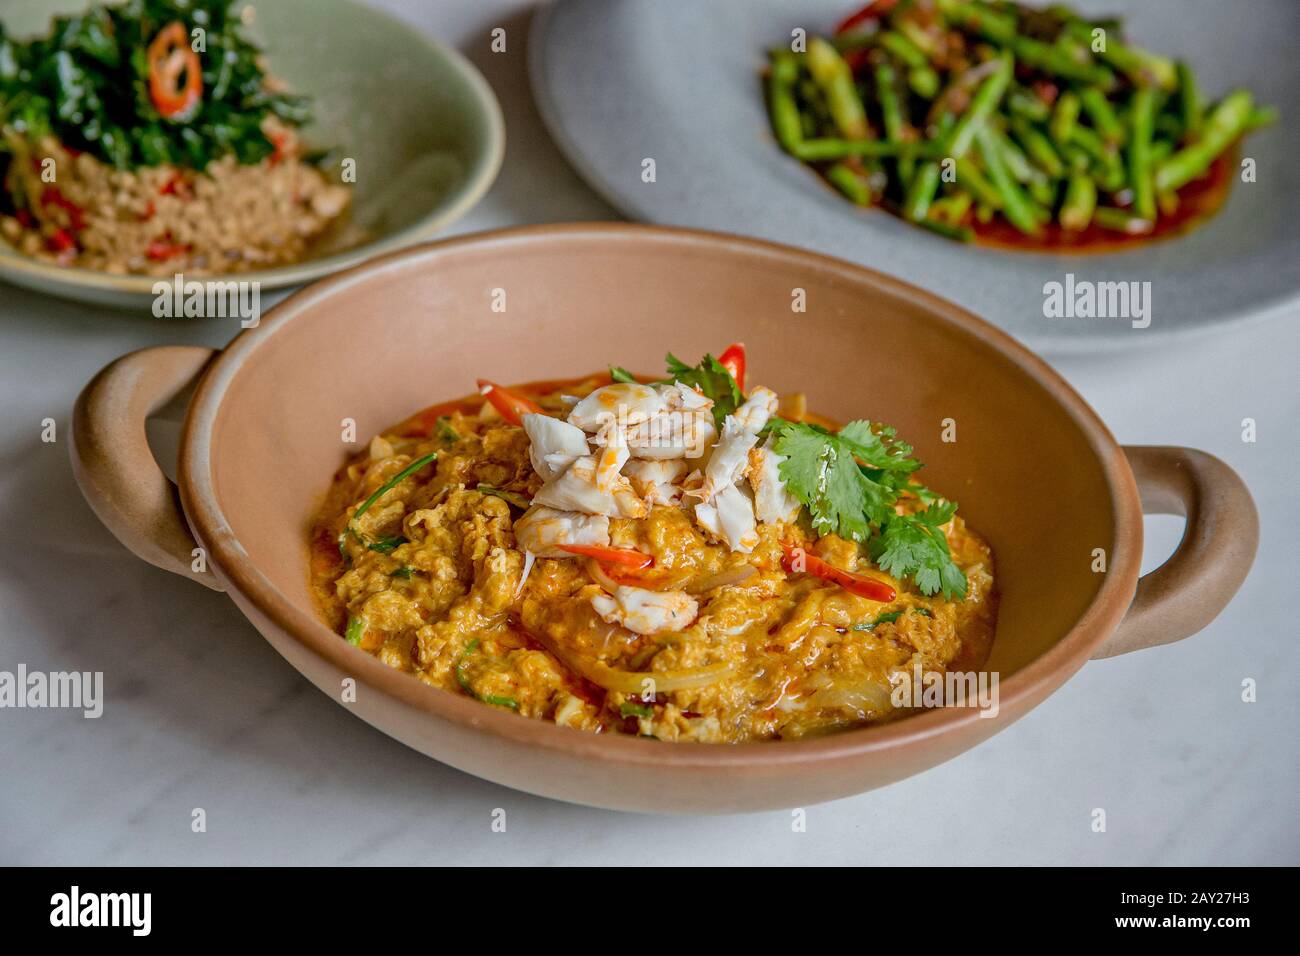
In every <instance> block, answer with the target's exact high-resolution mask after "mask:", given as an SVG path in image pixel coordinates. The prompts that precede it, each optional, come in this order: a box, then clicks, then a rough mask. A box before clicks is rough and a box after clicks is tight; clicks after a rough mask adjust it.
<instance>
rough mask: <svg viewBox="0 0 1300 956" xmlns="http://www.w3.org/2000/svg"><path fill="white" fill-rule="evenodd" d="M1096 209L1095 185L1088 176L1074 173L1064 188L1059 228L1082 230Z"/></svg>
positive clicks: (1090, 220) (1073, 230)
mask: <svg viewBox="0 0 1300 956" xmlns="http://www.w3.org/2000/svg"><path fill="white" fill-rule="evenodd" d="M1096 209H1097V186H1096V184H1095V183H1094V182H1093V181H1092V178H1091V177H1089V176H1084V175H1082V174H1080V173H1075V174H1074V175H1073V176H1071V177H1070V183H1069V185H1068V186H1066V188H1065V199H1063V200H1062V201H1061V212H1060V222H1061V228H1063V229H1068V230H1070V231H1071V232H1082V231H1083V230H1084V229H1087V228H1088V224H1089V223H1091V222H1092V214H1093V212H1094V211H1096Z"/></svg>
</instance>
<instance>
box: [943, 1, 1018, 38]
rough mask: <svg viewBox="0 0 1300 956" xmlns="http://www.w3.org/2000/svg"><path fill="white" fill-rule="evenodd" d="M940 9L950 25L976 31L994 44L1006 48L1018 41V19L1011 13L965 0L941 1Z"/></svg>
mask: <svg viewBox="0 0 1300 956" xmlns="http://www.w3.org/2000/svg"><path fill="white" fill-rule="evenodd" d="M939 9H940V10H941V11H942V12H943V14H944V16H946V17H947V18H948V20H949V22H950V23H953V24H956V25H957V26H960V27H964V28H966V29H970V30H974V31H976V32H978V33H980V34H982V35H983V36H986V37H988V38H989V39H990V40H992V41H993V42H994V43H999V44H1002V45H1003V46H1005V45H1007V44H1009V43H1011V42H1012V41H1013V40H1015V39H1016V29H1017V24H1016V18H1015V16H1014V15H1012V14H1010V13H1004V12H1002V11H1000V10H993V9H991V8H990V7H987V6H984V5H983V4H979V3H967V2H964V0H939Z"/></svg>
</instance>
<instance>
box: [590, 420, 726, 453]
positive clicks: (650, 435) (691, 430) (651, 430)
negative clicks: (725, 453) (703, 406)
mask: <svg viewBox="0 0 1300 956" xmlns="http://www.w3.org/2000/svg"><path fill="white" fill-rule="evenodd" d="M717 437H718V431H717V428H716V427H714V424H713V413H712V412H707V411H706V412H695V411H691V410H689V409H675V410H673V411H668V412H664V413H662V414H660V415H655V416H654V417H653V418H651V419H649V420H647V421H644V422H642V423H641V424H639V425H637V426H636V427H634V428H629V429H627V430H626V431H625V432H624V433H623V435H622V441H623V442H624V443H625V444H626V445H627V447H628V450H629V451H630V452H631V453H632V457H633V458H640V459H644V460H647V461H667V460H669V459H673V458H701V457H703V455H704V453H705V452H706V451H707V450H708V448H709V446H710V445H711V444H713V442H714V440H715V439H716V438H717ZM594 441H595V442H596V444H600V443H601V442H602V436H597V437H596V438H595V439H594Z"/></svg>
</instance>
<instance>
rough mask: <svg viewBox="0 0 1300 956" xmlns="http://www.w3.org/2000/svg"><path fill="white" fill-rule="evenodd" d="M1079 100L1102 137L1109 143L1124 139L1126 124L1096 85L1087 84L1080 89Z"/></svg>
mask: <svg viewBox="0 0 1300 956" xmlns="http://www.w3.org/2000/svg"><path fill="white" fill-rule="evenodd" d="M1079 101H1080V102H1081V103H1082V104H1083V111H1084V112H1085V113H1087V114H1088V118H1089V119H1091V120H1092V125H1093V126H1094V127H1095V128H1096V130H1097V132H1098V133H1099V134H1101V137H1102V139H1104V140H1105V141H1106V142H1108V143H1119V142H1121V141H1122V140H1123V139H1124V124H1123V123H1121V122H1120V121H1119V116H1118V115H1117V114H1116V112H1115V108H1114V107H1113V106H1111V104H1110V100H1108V99H1106V94H1105V93H1103V92H1102V91H1101V90H1099V89H1097V87H1095V86H1085V87H1083V89H1081V90H1079Z"/></svg>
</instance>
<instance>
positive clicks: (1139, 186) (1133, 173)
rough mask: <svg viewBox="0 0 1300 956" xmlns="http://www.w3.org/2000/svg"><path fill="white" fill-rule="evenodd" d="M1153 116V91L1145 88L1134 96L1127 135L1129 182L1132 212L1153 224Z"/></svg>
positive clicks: (1149, 87)
mask: <svg viewBox="0 0 1300 956" xmlns="http://www.w3.org/2000/svg"><path fill="white" fill-rule="evenodd" d="M1155 113H1156V90H1155V87H1151V86H1144V87H1141V88H1139V89H1138V91H1137V92H1136V93H1134V94H1133V116H1132V120H1131V123H1132V127H1131V129H1130V131H1129V145H1128V181H1129V185H1130V186H1132V187H1133V212H1134V214H1135V215H1136V216H1137V217H1138V218H1139V219H1150V220H1153V221H1154V220H1155V218H1156V190H1155V176H1154V173H1153V172H1152V167H1151V137H1152V134H1153V132H1154V123H1155Z"/></svg>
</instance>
